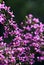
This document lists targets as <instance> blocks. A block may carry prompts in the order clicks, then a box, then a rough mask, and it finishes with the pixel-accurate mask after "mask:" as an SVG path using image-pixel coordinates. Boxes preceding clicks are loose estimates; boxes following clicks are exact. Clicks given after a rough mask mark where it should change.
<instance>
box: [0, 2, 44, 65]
mask: <svg viewBox="0 0 44 65" xmlns="http://www.w3.org/2000/svg"><path fill="white" fill-rule="evenodd" d="M13 17H14V15H13V12H11V10H10V7H7V6H6V5H5V3H4V2H3V3H0V25H1V24H2V25H3V26H4V32H3V36H0V65H23V64H25V65H29V64H30V65H32V64H33V63H34V62H35V61H43V60H44V51H43V49H44V24H43V23H42V22H40V21H39V19H38V18H34V17H33V15H32V14H29V15H28V16H26V20H25V22H24V23H23V22H21V23H20V27H19V26H18V24H17V23H16V22H15V21H14V20H13Z"/></svg>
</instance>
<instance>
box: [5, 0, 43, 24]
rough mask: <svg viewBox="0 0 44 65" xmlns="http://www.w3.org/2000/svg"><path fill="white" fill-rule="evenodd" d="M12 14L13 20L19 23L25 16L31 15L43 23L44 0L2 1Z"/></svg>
mask: <svg viewBox="0 0 44 65" xmlns="http://www.w3.org/2000/svg"><path fill="white" fill-rule="evenodd" d="M4 1H5V2H6V5H7V6H10V7H11V8H12V10H13V12H14V15H15V20H16V21H17V22H21V21H23V20H25V16H26V15H28V14H30V13H31V14H33V15H34V16H35V17H38V18H39V19H40V21H42V22H43V23H44V0H4Z"/></svg>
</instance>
